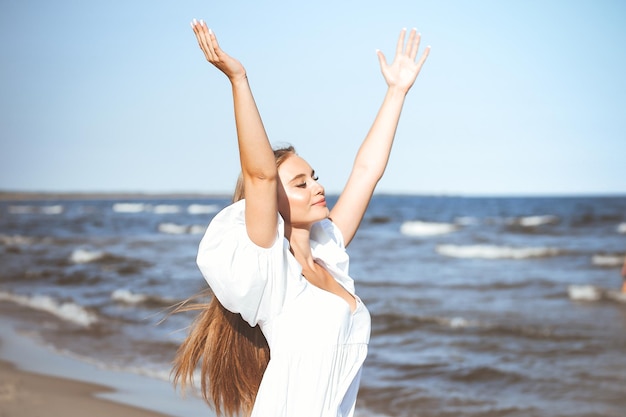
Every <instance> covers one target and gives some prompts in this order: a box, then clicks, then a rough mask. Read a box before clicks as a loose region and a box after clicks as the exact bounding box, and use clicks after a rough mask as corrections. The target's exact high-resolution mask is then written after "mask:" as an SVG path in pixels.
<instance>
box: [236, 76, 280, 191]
mask: <svg viewBox="0 0 626 417" xmlns="http://www.w3.org/2000/svg"><path fill="white" fill-rule="evenodd" d="M232 91H233V105H234V110H235V125H236V128H237V141H238V144H239V156H240V161H241V170H242V173H243V175H244V178H245V179H252V180H256V179H261V180H267V179H269V180H275V179H276V176H277V169H276V163H275V162H274V153H273V151H272V147H271V145H270V143H269V140H268V138H267V134H266V132H265V127H264V126H263V121H262V120H261V115H260V114H259V110H258V108H257V106H256V103H255V101H254V97H253V95H252V91H251V89H250V86H249V84H248V79H247V77H242V78H240V79H239V80H236V81H232Z"/></svg>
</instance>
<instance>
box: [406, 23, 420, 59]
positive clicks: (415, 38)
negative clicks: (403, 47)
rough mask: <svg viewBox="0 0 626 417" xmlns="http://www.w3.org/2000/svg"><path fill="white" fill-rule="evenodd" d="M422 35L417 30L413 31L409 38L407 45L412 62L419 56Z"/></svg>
mask: <svg viewBox="0 0 626 417" xmlns="http://www.w3.org/2000/svg"><path fill="white" fill-rule="evenodd" d="M421 38H422V35H421V34H419V33H417V30H416V29H413V30H411V36H409V43H408V45H407V48H408V51H407V53H408V55H409V58H411V61H415V57H416V56H417V51H418V50H419V48H420V39H421Z"/></svg>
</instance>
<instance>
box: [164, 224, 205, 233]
mask: <svg viewBox="0 0 626 417" xmlns="http://www.w3.org/2000/svg"><path fill="white" fill-rule="evenodd" d="M157 229H158V230H159V232H161V233H166V234H169V235H184V234H187V233H188V234H191V235H198V234H202V233H204V231H205V229H206V227H205V226H200V225H192V226H187V225H184V224H176V223H161V224H159V226H158V227H157Z"/></svg>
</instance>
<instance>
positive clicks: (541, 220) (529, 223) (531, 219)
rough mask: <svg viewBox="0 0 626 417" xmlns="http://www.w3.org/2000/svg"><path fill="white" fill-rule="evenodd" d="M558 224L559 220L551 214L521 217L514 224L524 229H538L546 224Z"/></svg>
mask: <svg viewBox="0 0 626 417" xmlns="http://www.w3.org/2000/svg"><path fill="white" fill-rule="evenodd" d="M558 222H559V218H558V217H557V216H553V215H551V214H545V215H540V216H526V217H520V218H519V219H516V220H515V221H514V223H516V224H519V225H520V226H522V227H538V226H542V225H544V224H556V223H558Z"/></svg>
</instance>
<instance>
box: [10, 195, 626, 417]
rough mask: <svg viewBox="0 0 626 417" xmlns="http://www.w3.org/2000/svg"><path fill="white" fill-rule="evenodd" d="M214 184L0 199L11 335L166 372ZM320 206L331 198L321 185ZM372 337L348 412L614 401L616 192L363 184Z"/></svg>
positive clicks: (353, 250) (606, 412) (619, 364)
mask: <svg viewBox="0 0 626 417" xmlns="http://www.w3.org/2000/svg"><path fill="white" fill-rule="evenodd" d="M228 202H229V201H228V199H227V198H218V197H216V198H201V199H200V198H198V199H177V198H173V197H169V198H165V197H163V198H159V197H157V196H150V197H146V198H145V199H125V200H120V199H115V198H113V197H111V198H109V199H106V198H102V199H98V200H95V199H84V200H80V199H62V200H45V201H43V200H38V201H0V266H1V268H0V303H2V306H3V311H4V312H5V314H11V316H12V320H14V321H16V322H17V323H18V327H19V330H20V332H21V333H23V334H26V335H27V336H28V337H31V338H34V339H36V340H38V341H40V342H42V343H45V344H46V345H48V346H50V347H51V348H53V349H55V350H56V351H58V352H60V353H62V354H65V355H69V356H72V357H75V358H79V359H81V360H85V361H88V362H91V363H96V364H98V365H99V366H102V367H106V368H110V369H121V370H125V371H127V372H132V373H137V374H142V375H147V376H150V377H152V378H157V379H164V380H168V379H169V370H170V368H169V366H170V365H169V364H170V362H171V360H172V358H173V355H174V352H175V350H176V348H177V346H178V344H179V343H180V341H181V340H182V339H183V338H184V336H185V332H186V330H185V329H186V327H187V326H188V325H189V323H190V321H191V319H192V316H190V315H188V314H180V315H175V316H172V317H169V318H168V319H167V320H165V321H164V322H161V320H162V319H163V318H164V317H165V314H166V311H167V308H168V307H169V306H171V305H173V304H175V303H176V302H178V301H181V300H184V299H186V298H187V297H189V296H191V295H193V294H195V293H196V292H198V291H200V290H202V289H204V288H205V284H204V280H203V279H202V276H201V275H200V273H199V271H198V270H197V267H196V265H195V256H196V250H197V245H198V243H199V241H200V239H201V237H202V233H203V232H204V230H205V228H206V225H207V224H208V222H209V221H210V220H211V218H212V217H213V215H214V214H215V213H216V212H217V211H218V210H220V209H221V208H222V207H224V206H225V205H227V204H228ZM329 202H330V203H331V204H332V202H333V199H332V198H329ZM348 252H349V253H350V255H351V272H352V276H353V277H354V279H355V281H356V286H357V292H358V294H359V295H360V297H361V298H362V299H363V301H364V302H365V303H366V304H367V305H368V308H369V309H370V312H371V313H372V337H371V343H370V351H369V356H368V359H367V361H366V363H365V368H364V371H363V379H362V384H361V392H360V394H359V400H358V403H357V415H358V416H360V417H368V416H372V417H373V416H378V417H384V416H390V417H404V416H421V417H427V416H433V417H434V416H438V417H443V416H472V417H473V416H485V417H491V416H542V417H553V416H581V417H582V416H621V417H623V416H626V297H623V296H620V294H619V293H618V292H617V291H615V290H616V289H618V288H619V287H620V286H621V277H620V268H621V265H622V262H623V260H624V257H625V256H626V197H554V198H551V197H541V198H521V197H519V198H504V197H498V198H479V197H426V196H391V195H376V196H375V197H374V199H373V201H372V203H371V205H370V207H369V209H368V212H367V214H366V217H365V219H364V221H363V223H362V226H361V229H360V230H359V233H358V234H357V237H356V238H355V240H354V241H353V243H352V244H351V245H350V247H349V248H348Z"/></svg>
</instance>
